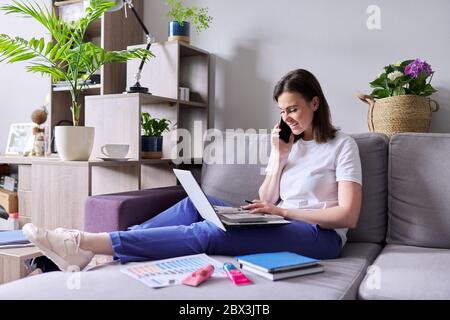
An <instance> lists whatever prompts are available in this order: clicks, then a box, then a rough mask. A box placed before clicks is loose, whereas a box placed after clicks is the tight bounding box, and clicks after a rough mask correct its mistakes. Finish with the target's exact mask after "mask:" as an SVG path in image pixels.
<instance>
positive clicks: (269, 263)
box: [236, 252, 320, 272]
mask: <svg viewBox="0 0 450 320" xmlns="http://www.w3.org/2000/svg"><path fill="white" fill-rule="evenodd" d="M236 258H237V260H238V262H239V263H240V264H242V265H246V266H250V267H253V268H256V269H259V270H261V271H265V272H281V271H286V270H292V269H300V268H306V267H310V266H314V265H317V264H318V263H319V261H320V260H316V259H312V258H308V257H305V256H302V255H299V254H296V253H292V252H271V253H257V254H250V255H245V256H237V257H236Z"/></svg>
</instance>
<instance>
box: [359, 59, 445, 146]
mask: <svg viewBox="0 0 450 320" xmlns="http://www.w3.org/2000/svg"><path fill="white" fill-rule="evenodd" d="M433 75H434V71H433V70H432V68H431V66H430V65H429V64H428V63H427V62H426V61H424V60H422V59H419V58H417V59H414V60H411V59H409V60H405V61H400V62H398V63H396V64H389V65H387V66H385V67H384V70H383V72H381V73H380V74H379V75H378V76H377V77H376V79H375V80H373V81H372V82H370V86H371V87H372V89H373V90H372V93H371V94H370V95H365V94H362V93H358V97H359V98H360V99H361V100H362V101H364V102H365V103H367V104H368V105H369V112H368V117H367V122H368V126H369V130H370V131H376V132H382V133H384V134H386V135H387V136H389V137H390V136H392V135H394V134H396V133H400V132H428V131H429V128H430V126H431V113H432V112H436V111H438V110H439V104H438V103H437V102H436V101H435V100H432V99H430V98H429V97H428V96H430V95H431V94H433V93H435V92H436V91H437V90H436V89H435V88H433V86H432V85H431V83H430V82H431V80H432V78H433Z"/></svg>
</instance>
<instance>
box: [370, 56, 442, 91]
mask: <svg viewBox="0 0 450 320" xmlns="http://www.w3.org/2000/svg"><path fill="white" fill-rule="evenodd" d="M433 74H434V71H433V70H432V69H431V66H430V65H429V64H428V63H427V62H426V61H424V60H422V59H419V58H417V59H415V60H405V61H403V62H398V63H396V64H390V65H388V66H385V67H384V72H382V73H380V74H379V75H378V77H377V78H376V79H375V80H374V81H372V82H371V83H370V86H371V87H372V88H373V91H372V93H371V96H372V97H374V98H376V99H382V98H386V97H394V96H401V95H406V94H411V95H419V96H429V95H431V94H433V93H435V92H436V91H437V90H436V89H434V88H433V87H432V86H431V84H430V82H431V79H432V78H433Z"/></svg>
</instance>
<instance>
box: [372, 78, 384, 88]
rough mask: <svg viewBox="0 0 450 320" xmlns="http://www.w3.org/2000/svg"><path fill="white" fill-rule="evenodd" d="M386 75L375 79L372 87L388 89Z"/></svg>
mask: <svg viewBox="0 0 450 320" xmlns="http://www.w3.org/2000/svg"><path fill="white" fill-rule="evenodd" d="M386 79H387V78H386V75H384V77H383V76H380V77H379V78H377V79H375V80H374V81H372V82H371V83H370V86H371V87H372V88H385V89H386V84H387V83H386Z"/></svg>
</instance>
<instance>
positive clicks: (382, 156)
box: [202, 133, 388, 243]
mask: <svg viewBox="0 0 450 320" xmlns="http://www.w3.org/2000/svg"><path fill="white" fill-rule="evenodd" d="M352 137H353V138H354V139H355V141H356V143H357V144H358V148H359V152H360V157H361V165H362V171H363V207H362V210H361V215H360V219H359V222H358V226H357V228H356V229H354V230H350V231H349V233H348V241H354V242H373V243H383V242H384V240H385V237H386V223H387V218H386V216H387V205H386V203H387V151H388V139H387V137H386V136H385V135H384V134H381V133H363V134H355V135H352ZM217 141H218V140H217ZM214 143H216V145H214V148H216V153H215V154H214V156H217V150H220V152H221V155H223V156H222V157H220V158H219V160H220V161H222V164H218V163H217V161H216V162H215V163H211V161H209V160H210V159H208V157H207V156H208V153H206V157H205V161H204V162H205V163H204V165H203V169H202V188H203V190H204V191H205V193H206V194H211V195H214V196H216V197H219V198H220V199H223V200H225V201H226V202H228V203H230V204H232V205H236V206H237V205H242V204H243V201H244V199H255V198H258V189H259V187H260V186H261V184H262V182H263V180H264V178H265V176H264V170H263V169H264V168H265V166H266V164H267V162H264V160H267V157H265V158H264V157H262V155H263V154H266V155H269V154H270V136H269V135H256V134H253V135H251V134H249V135H245V134H240V135H238V136H233V135H230V136H227V137H226V139H225V143H222V142H220V141H218V142H213V144H214ZM210 148H213V147H210ZM211 153H212V152H211ZM258 155H259V156H258ZM233 159H234V161H232V160H233ZM216 160H217V158H216ZM227 160H228V161H227ZM256 160H258V161H256ZM238 161H239V162H238ZM227 163H228V164H227ZM235 163H237V164H235ZM239 163H240V164H239Z"/></svg>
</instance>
